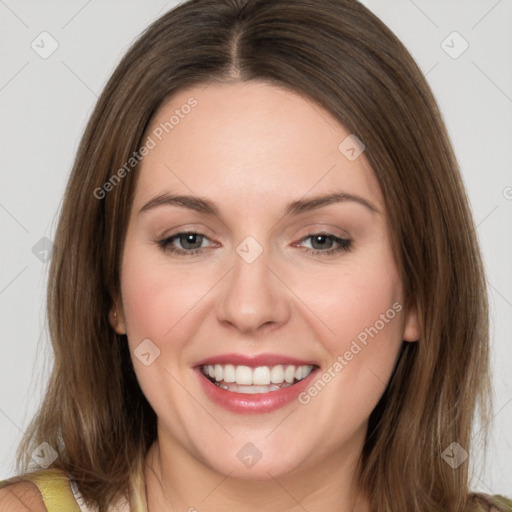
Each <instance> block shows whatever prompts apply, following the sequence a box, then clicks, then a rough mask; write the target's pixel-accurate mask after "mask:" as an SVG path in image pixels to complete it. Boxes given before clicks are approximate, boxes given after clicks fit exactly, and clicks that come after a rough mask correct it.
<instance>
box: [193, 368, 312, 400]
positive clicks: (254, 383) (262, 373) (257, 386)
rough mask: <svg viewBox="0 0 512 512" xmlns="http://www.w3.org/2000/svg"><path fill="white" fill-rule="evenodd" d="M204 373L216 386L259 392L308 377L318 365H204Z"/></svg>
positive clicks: (291, 383)
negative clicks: (253, 366) (252, 366)
mask: <svg viewBox="0 0 512 512" xmlns="http://www.w3.org/2000/svg"><path fill="white" fill-rule="evenodd" d="M200 368H201V371H202V373H203V375H204V376H205V377H206V378H207V379H208V380H209V381H210V382H212V383H213V384H215V385H216V386H218V387H220V388H222V389H225V390H227V391H231V392H234V393H245V394H258V393H269V392H272V391H278V390H279V389H284V388H287V387H290V386H293V385H294V384H297V382H300V381H301V380H303V379H305V378H306V377H308V376H309V375H310V374H311V372H312V371H313V370H314V369H316V368H317V366H316V365H311V364H308V365H301V366H296V365H291V364H290V365H280V364H278V365H275V366H258V367H255V368H251V367H250V366H243V365H239V366H236V365H232V364H225V365H223V364H215V365H202V366H201V367H200Z"/></svg>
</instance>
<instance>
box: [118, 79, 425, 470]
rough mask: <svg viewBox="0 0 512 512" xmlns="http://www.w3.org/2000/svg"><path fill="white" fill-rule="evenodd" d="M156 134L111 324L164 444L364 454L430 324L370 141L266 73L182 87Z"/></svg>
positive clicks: (229, 451)
mask: <svg viewBox="0 0 512 512" xmlns="http://www.w3.org/2000/svg"><path fill="white" fill-rule="evenodd" d="M148 136H149V137H151V139H147V138H145V139H144V144H145V146H146V150H141V154H146V156H145V157H144V159H143V161H142V164H141V166H140V168H139V170H138V171H137V172H139V173H140V176H139V177H138V182H137V188H136V192H135V197H134V201H133V206H132V210H131V215H130V220H129V226H128V231H127V235H126V241H125V247H124V254H123V260H122V271H121V292H122V310H121V309H120V310H119V311H118V323H117V325H116V328H117V329H118V331H119V332H126V333H127V335H128V340H129V345H130V350H131V354H132V359H133V364H134V367H135V371H136V374H137V377H138V380H139V383H140V385H141V388H142V390H143V392H144V394H145V396H146V397H147V399H148V401H149V402H150V404H151V406H152V407H153V409H154V410H155V412H156V414H157V416H158V423H159V443H160V445H161V446H162V447H166V448H167V449H169V450H171V449H172V450H174V452H173V453H175V454H180V455H176V457H185V458H187V457H188V458H190V460H192V459H193V460H194V461H195V462H194V463H199V464H201V465H202V466H206V467H208V468H210V469H213V470H216V471H219V472H222V473H225V474H227V473H231V476H240V477H241V478H254V479H258V478H268V473H270V474H271V475H273V476H275V477H277V476H279V475H284V474H293V473H294V471H295V470H298V468H299V466H300V470H301V471H304V470H307V469H308V468H313V467H314V466H315V465H316V466H317V467H318V466H319V465H320V464H321V467H322V468H323V469H324V470H326V471H328V470H329V468H331V467H334V466H335V465H337V466H339V465H340V464H341V462H340V461H345V463H346V464H349V463H353V462H354V461H356V460H357V457H358V456H359V453H360V450H361V448H362V444H363V440H364V436H365V431H366V427H367V420H368V417H369V415H370V413H371V411H372V409H373V408H374V407H375V405H376V404H377V402H378V400H379V398H380V396H381V394H382V393H383V391H384V389H385V387H386V384H387V382H388V380H389V378H390V375H391V373H392V370H393V366H394V363H395V360H396V357H397V355H398V352H399V349H400V346H401V344H402V340H408V341H413V340H415V339H416V338H417V336H418V332H417V326H416V317H415V313H414V310H412V309H410V310H408V311H406V309H405V306H404V304H403V301H404V296H403V289H402V283H401V279H400V276H399V274H398V270H397V267H396V264H395V261H394V259H393V256H392V249H391V245H390V238H389V236H388V232H387V224H386V222H387V221H386V212H385V210H384V202H383V197H382V195H381V191H380V189H379V186H378V183H377V180H376V178H375V176H374V174H373V171H372V169H371V168H370V166H369V164H368V162H367V160H366V159H365V155H364V151H363V152H362V153H361V150H362V149H363V148H362V147H361V146H360V145H358V144H357V141H356V140H355V139H353V138H352V136H350V133H349V132H347V131H346V130H345V129H344V128H343V127H342V126H341V125H340V124H339V123H338V122H337V121H336V120H335V119H334V118H333V117H332V116H331V115H330V114H329V113H328V112H327V111H326V110H324V109H322V108H321V107H320V106H319V105H317V104H315V103H313V102H312V101H311V100H309V99H305V98H303V97H302V96H299V95H297V94H296V93H294V92H290V91H287V90H284V89H281V88H278V87H276V86H273V85H269V84H267V83H264V82H255V81H252V82H245V83H239V82H235V83H229V84H227V83H224V84H218V83H215V84H210V85H209V86H207V87H205V86H204V85H202V86H197V87H193V88H189V89H187V90H183V91H181V92H180V93H179V94H177V95H175V96H174V97H173V98H172V99H171V100H169V101H167V102H166V103H165V104H164V105H163V106H162V107H161V108H160V110H159V111H158V113H157V114H156V115H155V117H154V118H153V119H152V122H151V125H150V127H149V129H148V131H147V134H146V137H148ZM347 137H348V139H347ZM359 153H361V154H359ZM332 194H338V196H337V197H338V200H337V201H324V200H322V199H321V198H324V197H328V196H331V195H332ZM174 196H187V198H185V199H183V198H182V199H179V200H178V199H174V200H173V199H172V197H174ZM155 198H157V199H156V200H155ZM183 232H188V233H189V234H188V235H184V234H182V235H181V236H180V235H179V234H180V233H183ZM164 242H165V243H164ZM173 251H176V252H173ZM208 363H209V364H210V366H211V368H208ZM311 367H312V368H313V371H312V372H311V373H309V371H310V370H311ZM256 368H257V369H256ZM209 372H211V374H212V375H213V377H210V379H208V378H207V376H206V375H205V373H209ZM216 379H220V380H219V383H220V384H221V385H222V386H224V388H226V387H227V389H224V388H223V387H220V386H217V384H214V383H213V382H211V380H216ZM283 379H284V381H283ZM299 379H302V380H300V381H299ZM233 381H235V382H233ZM296 381H298V382H296ZM251 382H252V383H253V384H250V383H251ZM272 382H273V384H271V383H272ZM280 382H281V383H280ZM294 382H295V383H294ZM254 383H256V384H254ZM283 384H284V386H283ZM238 386H239V387H238ZM272 386H273V387H272Z"/></svg>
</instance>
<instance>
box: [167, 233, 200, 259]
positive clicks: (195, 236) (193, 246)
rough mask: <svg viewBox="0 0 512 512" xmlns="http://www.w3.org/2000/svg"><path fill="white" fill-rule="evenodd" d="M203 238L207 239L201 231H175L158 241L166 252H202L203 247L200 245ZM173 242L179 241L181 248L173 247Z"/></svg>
mask: <svg viewBox="0 0 512 512" xmlns="http://www.w3.org/2000/svg"><path fill="white" fill-rule="evenodd" d="M204 240H208V238H207V236H206V235H205V234H203V233H197V232H195V231H184V232H181V233H176V234H175V235H172V236H170V237H168V238H165V239H164V240H160V241H159V242H158V245H159V247H160V248H161V249H162V250H164V251H167V252H171V253H174V254H187V255H188V254H196V253H199V252H203V250H204V249H205V247H204V246H203V245H202V242H203V241H204ZM175 243H179V244H180V245H181V246H182V248H179V247H175V245H174V244H175Z"/></svg>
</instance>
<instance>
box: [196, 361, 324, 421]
mask: <svg viewBox="0 0 512 512" xmlns="http://www.w3.org/2000/svg"><path fill="white" fill-rule="evenodd" d="M194 369H195V370H196V373H197V375H198V377H199V379H200V384H201V386H202V389H203V390H204V392H205V394H206V396H207V397H208V398H209V399H210V400H211V401H212V402H213V403H215V404H216V405H219V406H221V407H223V408H224V409H227V410H229V411H231V412H236V413H241V414H247V413H265V412H271V411H274V410H276V409H278V408H280V407H283V406H284V405H286V404H288V403H290V402H292V401H293V400H294V399H296V398H297V397H298V395H299V394H300V393H301V392H302V391H303V390H304V389H306V388H307V386H308V385H309V383H310V382H312V379H313V378H314V376H315V375H316V373H317V370H318V369H319V367H318V365H317V364H315V363H314V362H313V361H307V360H302V359H297V358H295V357H290V356H285V355H279V354H259V355H256V356H247V355H241V354H224V355H219V356H213V357H209V358H206V359H202V360H201V361H198V363H197V365H196V366H195V368H194Z"/></svg>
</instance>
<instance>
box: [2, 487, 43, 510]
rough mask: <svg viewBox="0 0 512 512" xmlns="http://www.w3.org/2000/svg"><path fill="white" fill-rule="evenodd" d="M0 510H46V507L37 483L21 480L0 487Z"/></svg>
mask: <svg viewBox="0 0 512 512" xmlns="http://www.w3.org/2000/svg"><path fill="white" fill-rule="evenodd" d="M0 485H1V484H0ZM0 511H1V512H27V511H30V512H46V507H45V504H44V501H43V497H42V496H41V493H40V492H39V489H38V487H37V485H36V484H35V483H34V482H30V481H23V482H16V483H8V484H7V485H5V486H3V487H2V488H1V489H0Z"/></svg>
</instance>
